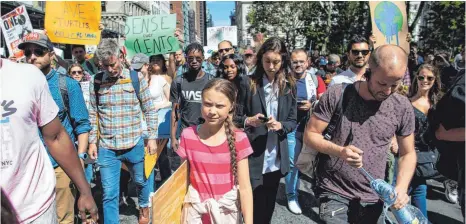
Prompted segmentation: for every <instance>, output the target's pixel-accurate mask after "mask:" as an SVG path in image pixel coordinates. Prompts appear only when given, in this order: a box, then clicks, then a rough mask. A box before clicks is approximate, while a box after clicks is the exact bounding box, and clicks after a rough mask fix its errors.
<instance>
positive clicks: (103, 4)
mask: <svg viewBox="0 0 466 224" xmlns="http://www.w3.org/2000/svg"><path fill="white" fill-rule="evenodd" d="M106 5H107V4H106V2H104V1H102V2H101V3H100V8H101V10H102V12H105V11H106V10H107V9H106Z"/></svg>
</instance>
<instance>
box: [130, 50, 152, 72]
mask: <svg viewBox="0 0 466 224" xmlns="http://www.w3.org/2000/svg"><path fill="white" fill-rule="evenodd" d="M147 63H149V56H147V55H145V54H143V53H137V54H136V55H134V56H133V59H132V60H131V67H132V68H133V69H138V70H139V69H141V68H142V66H143V65H144V64H147Z"/></svg>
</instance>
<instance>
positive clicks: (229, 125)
mask: <svg viewBox="0 0 466 224" xmlns="http://www.w3.org/2000/svg"><path fill="white" fill-rule="evenodd" d="M236 95H237V90H236V87H235V85H234V84H232V83H231V82H229V81H228V80H224V79H214V80H211V81H209V82H208V83H207V84H206V86H205V87H204V89H203V90H202V106H201V116H202V118H203V119H204V120H205V122H204V123H203V124H200V125H197V126H191V127H189V128H185V129H184V130H183V132H182V133H181V138H180V145H179V148H178V150H177V151H176V153H177V154H178V155H179V156H180V157H181V158H182V159H187V160H188V161H189V167H190V169H189V172H190V174H189V179H190V183H191V185H190V186H189V189H188V193H187V194H186V197H185V200H184V205H183V215H182V223H212V224H220V223H221V224H229V223H231V224H237V223H243V219H244V223H246V224H250V223H253V222H252V221H253V217H252V216H253V211H252V209H253V203H252V190H251V183H250V179H249V166H248V156H249V155H251V153H252V148H251V145H250V144H249V140H248V137H247V136H246V134H245V133H244V132H242V131H240V130H239V129H236V128H235V126H234V125H233V122H232V117H233V113H234V111H235V102H236V100H235V98H236ZM238 200H239V201H238ZM241 213H242V215H240V214H241Z"/></svg>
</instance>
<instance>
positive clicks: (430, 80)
mask: <svg viewBox="0 0 466 224" xmlns="http://www.w3.org/2000/svg"><path fill="white" fill-rule="evenodd" d="M426 78H427V81H429V82H432V81H434V80H435V77H432V76H428V77H424V76H418V77H417V80H419V81H424V79H426Z"/></svg>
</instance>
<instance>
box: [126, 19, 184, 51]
mask: <svg viewBox="0 0 466 224" xmlns="http://www.w3.org/2000/svg"><path fill="white" fill-rule="evenodd" d="M175 29H176V14H168V15H158V16H156V15H150V16H132V17H128V18H127V19H126V25H125V36H126V39H125V46H126V48H127V50H128V52H127V53H128V57H129V58H132V57H133V56H134V55H135V54H137V53H143V54H146V55H148V56H150V55H155V54H166V53H170V52H175V51H177V50H179V49H180V44H179V42H178V39H177V38H176V37H175Z"/></svg>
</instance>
